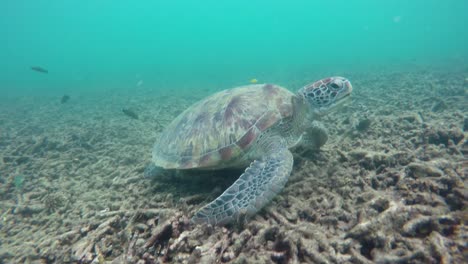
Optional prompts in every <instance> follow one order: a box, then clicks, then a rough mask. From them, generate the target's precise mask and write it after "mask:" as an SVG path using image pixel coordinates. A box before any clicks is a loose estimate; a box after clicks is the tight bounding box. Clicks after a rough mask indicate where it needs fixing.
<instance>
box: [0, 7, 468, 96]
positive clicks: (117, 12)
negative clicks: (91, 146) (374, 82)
mask: <svg viewBox="0 0 468 264" xmlns="http://www.w3.org/2000/svg"><path fill="white" fill-rule="evenodd" d="M467 14H468V1H466V0H447V1H442V0H411V1H409V0H392V1H390V0H387V1H384V0H357V1H349V0H326V1H325V0H324V1H313V0H309V1H297V0H291V1H277V0H270V1H255V0H253V1H252V0H251V1H246V0H236V1H220V0H217V1H214V0H205V1H199V0H197V1H193V0H187V1H182V0H173V1H160V0H140V1H129V0H81V1H77V0H36V1H27V0H15V1H8V0H3V1H0V37H1V40H2V41H0V92H1V94H3V95H4V96H8V95H15V94H22V93H25V92H27V93H28V94H37V95H42V94H48V93H52V94H53V93H62V94H63V93H64V92H67V93H70V92H77V91H87V90H99V89H129V88H132V87H148V88H149V87H151V88H152V89H168V90H177V89H178V88H179V87H190V88H191V89H193V91H194V92H195V93H196V92H197V89H205V88H206V87H208V88H214V87H219V89H224V88H229V87H231V86H232V85H235V84H239V83H247V82H248V81H249V80H250V79H252V78H257V79H258V80H259V81H260V82H275V81H278V82H281V80H282V79H283V78H284V79H286V78H290V77H291V76H293V75H295V74H297V73H299V72H300V73H301V74H304V73H305V74H307V73H308V72H310V73H311V74H313V73H317V72H323V73H324V74H329V75H334V74H335V73H341V72H349V71H351V70H361V71H366V70H368V71H372V70H374V69H376V68H378V67H390V66H391V67H412V66H411V65H415V64H420V65H444V67H450V66H451V65H455V64H461V63H465V62H466V59H467V58H468V29H467V25H468V15H467ZM31 66H40V67H43V68H45V69H47V70H48V71H49V73H48V74H41V73H38V72H34V71H32V70H31V69H30V67H31Z"/></svg>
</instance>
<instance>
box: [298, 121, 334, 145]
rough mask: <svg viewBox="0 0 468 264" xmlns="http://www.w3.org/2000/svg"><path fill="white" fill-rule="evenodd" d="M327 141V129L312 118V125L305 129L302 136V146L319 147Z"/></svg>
mask: <svg viewBox="0 0 468 264" xmlns="http://www.w3.org/2000/svg"><path fill="white" fill-rule="evenodd" d="M327 141H328V131H327V129H326V128H325V126H324V125H323V124H322V123H321V122H319V121H316V120H314V121H313V122H312V125H311V126H310V127H309V128H307V129H306V133H305V134H304V136H303V137H302V142H303V146H304V147H306V148H307V149H319V148H320V147H322V146H323V145H325V143H327Z"/></svg>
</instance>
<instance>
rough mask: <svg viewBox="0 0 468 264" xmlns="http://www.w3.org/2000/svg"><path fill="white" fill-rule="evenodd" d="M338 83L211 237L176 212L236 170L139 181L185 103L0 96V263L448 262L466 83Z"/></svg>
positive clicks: (460, 192)
mask: <svg viewBox="0 0 468 264" xmlns="http://www.w3.org/2000/svg"><path fill="white" fill-rule="evenodd" d="M465 74H466V73H465ZM343 75H345V76H347V77H349V78H350V79H351V80H352V81H353V85H354V87H355V92H354V95H353V101H352V103H351V104H349V105H347V106H344V107H343V108H342V109H341V110H340V111H339V112H336V113H333V114H330V115H329V116H327V117H326V118H324V120H323V122H324V123H325V125H326V126H327V128H328V129H329V132H330V135H329V138H330V140H329V142H328V143H327V144H326V145H325V146H324V147H323V148H322V149H321V150H320V151H315V152H311V151H308V152H304V151H302V152H298V153H296V154H295V166H294V171H293V174H292V175H291V177H290V180H289V182H288V184H287V186H286V188H285V189H284V190H283V192H282V193H281V194H280V195H279V196H278V197H276V198H275V199H274V200H273V201H272V202H271V203H270V204H269V205H268V206H267V207H266V208H265V209H264V210H262V211H261V212H260V213H258V214H257V215H256V216H255V217H254V218H252V219H250V220H249V221H247V222H245V223H239V224H236V225H233V226H228V227H216V228H213V227H210V226H191V225H190V223H189V218H190V216H191V215H192V214H193V213H194V212H195V211H196V210H197V209H198V208H200V207H201V206H202V205H204V204H206V203H207V202H209V201H211V200H212V199H214V198H215V197H217V196H218V195H219V194H220V193H221V192H222V191H223V190H224V189H225V188H226V187H227V186H229V185H230V184H231V183H232V182H233V181H234V180H235V179H236V177H238V175H239V174H240V172H239V171H220V172H211V173H189V174H187V173H167V174H166V175H163V176H161V177H160V178H158V179H152V180H150V179H146V178H144V177H143V171H144V169H145V167H146V165H147V164H148V162H149V161H150V159H151V157H150V155H151V147H152V145H153V143H154V140H155V139H156V138H157V135H158V133H159V132H160V131H161V129H162V128H163V127H164V126H165V125H167V124H168V122H170V121H171V120H172V119H173V118H174V117H175V116H177V114H179V113H180V112H181V111H182V110H183V109H185V108H186V107H188V106H189V105H190V104H192V103H193V102H195V100H197V99H200V98H197V97H193V96H191V97H189V96H186V97H184V96H177V97H175V96H161V95H156V94H152V93H149V92H148V93H147V94H145V93H138V94H133V95H132V96H131V95H129V94H118V93H117V94H116V93H113V94H111V93H109V94H108V95H102V94H101V95H96V97H89V96H79V95H71V100H70V101H69V102H67V103H66V104H60V102H59V101H60V98H58V99H57V98H43V99H35V98H28V97H24V98H21V99H18V100H16V101H15V102H14V103H11V102H10V103H3V102H2V104H1V105H0V216H1V217H0V263H76V262H80V263H161V262H174V263H462V262H463V259H465V260H466V259H467V257H468V256H467V253H466V252H468V251H467V250H468V247H467V241H468V232H467V228H466V223H467V221H468V213H467V209H466V205H467V196H468V191H467V189H466V187H465V185H466V181H467V168H468V161H467V159H466V158H465V156H466V154H467V152H468V144H467V140H466V139H467V137H466V136H467V132H466V131H467V129H468V114H467V112H468V110H467V109H468V106H467V105H468V100H467V89H468V80H467V81H465V77H468V76H463V74H461V73H442V72H437V71H431V70H424V71H417V72H399V73H398V72H395V73H386V74H373V75H370V74H368V73H362V74H348V75H346V74H343ZM200 96H205V95H200ZM121 107H130V108H133V109H134V110H135V111H136V112H137V113H139V115H140V119H139V120H133V119H130V118H129V117H128V116H125V115H124V114H123V113H122V112H121V111H120V108H121ZM197 174H200V175H197Z"/></svg>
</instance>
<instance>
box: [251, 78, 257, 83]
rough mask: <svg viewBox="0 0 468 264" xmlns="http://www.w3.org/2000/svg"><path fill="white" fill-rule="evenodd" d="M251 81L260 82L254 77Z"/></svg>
mask: <svg viewBox="0 0 468 264" xmlns="http://www.w3.org/2000/svg"><path fill="white" fill-rule="evenodd" d="M250 83H258V80H257V79H255V78H253V79H252V80H250Z"/></svg>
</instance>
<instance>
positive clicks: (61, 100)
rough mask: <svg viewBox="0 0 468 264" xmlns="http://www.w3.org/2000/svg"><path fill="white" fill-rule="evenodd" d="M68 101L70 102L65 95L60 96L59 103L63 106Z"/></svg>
mask: <svg viewBox="0 0 468 264" xmlns="http://www.w3.org/2000/svg"><path fill="white" fill-rule="evenodd" d="M68 100H70V96H68V95H66V94H65V95H64V96H62V99H60V103H62V104H64V103H66V102H68Z"/></svg>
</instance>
